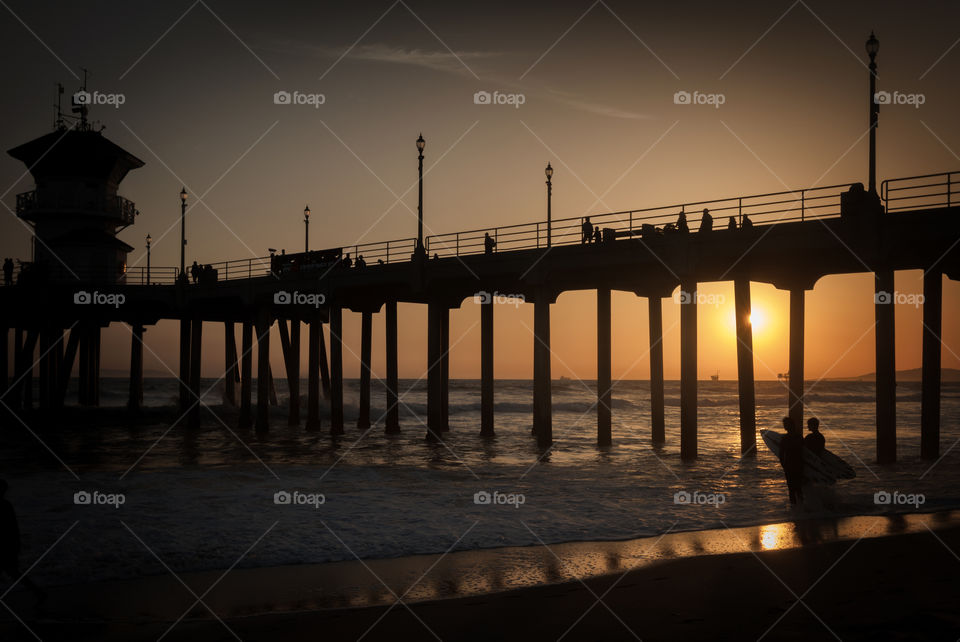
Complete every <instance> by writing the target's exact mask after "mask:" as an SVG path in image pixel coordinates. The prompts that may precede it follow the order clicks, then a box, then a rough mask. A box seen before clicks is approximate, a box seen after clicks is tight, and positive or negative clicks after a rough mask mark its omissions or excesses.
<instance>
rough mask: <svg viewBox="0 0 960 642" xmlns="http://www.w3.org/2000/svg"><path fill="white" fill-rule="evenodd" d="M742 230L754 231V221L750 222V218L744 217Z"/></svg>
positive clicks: (741, 224) (741, 225)
mask: <svg viewBox="0 0 960 642" xmlns="http://www.w3.org/2000/svg"><path fill="white" fill-rule="evenodd" d="M740 229H741V230H752V229H753V221H751V220H750V217H749V216H747V215H746V214H744V215H743V222H742V223H740Z"/></svg>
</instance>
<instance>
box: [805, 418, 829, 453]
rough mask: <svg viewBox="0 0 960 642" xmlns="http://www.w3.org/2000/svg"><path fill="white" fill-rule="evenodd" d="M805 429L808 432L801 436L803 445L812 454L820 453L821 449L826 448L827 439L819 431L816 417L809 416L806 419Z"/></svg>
mask: <svg viewBox="0 0 960 642" xmlns="http://www.w3.org/2000/svg"><path fill="white" fill-rule="evenodd" d="M807 430H809V431H810V434H809V435H807V436H806V437H804V438H803V445H804V446H805V447H806V449H807V450H809V451H810V452H812V453H813V454H815V455H822V454H823V451H824V450H826V449H827V440H826V439H825V438H824V436H823V433H822V432H820V420H819V419H817V418H816V417H810V419H808V420H807Z"/></svg>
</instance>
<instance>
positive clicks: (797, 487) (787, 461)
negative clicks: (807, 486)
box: [780, 417, 803, 504]
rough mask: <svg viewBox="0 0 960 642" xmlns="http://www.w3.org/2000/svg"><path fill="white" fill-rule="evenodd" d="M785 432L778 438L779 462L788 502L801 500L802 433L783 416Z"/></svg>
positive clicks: (789, 419)
mask: <svg viewBox="0 0 960 642" xmlns="http://www.w3.org/2000/svg"><path fill="white" fill-rule="evenodd" d="M783 429H784V430H786V431H787V432H786V434H785V435H783V436H782V437H781V439H780V464H781V465H782V466H783V474H784V476H785V477H786V478H787V492H788V493H789V495H790V503H791V504H797V503H799V502H802V501H803V435H802V434H801V433H800V430H799V429H798V428H797V425H796V424H794V423H793V419H791V418H790V417H784V418H783Z"/></svg>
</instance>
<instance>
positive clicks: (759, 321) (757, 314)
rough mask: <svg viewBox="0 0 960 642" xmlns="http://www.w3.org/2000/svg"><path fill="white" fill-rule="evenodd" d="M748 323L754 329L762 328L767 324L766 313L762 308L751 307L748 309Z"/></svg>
mask: <svg viewBox="0 0 960 642" xmlns="http://www.w3.org/2000/svg"><path fill="white" fill-rule="evenodd" d="M750 325H751V327H752V328H753V330H754V331H757V330H763V328H764V326H766V325H767V313H766V312H764V310H763V308H753V309H752V310H751V311H750Z"/></svg>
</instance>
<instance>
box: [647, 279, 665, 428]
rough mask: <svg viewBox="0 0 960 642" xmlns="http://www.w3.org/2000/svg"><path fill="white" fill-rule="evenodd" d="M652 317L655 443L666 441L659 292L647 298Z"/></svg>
mask: <svg viewBox="0 0 960 642" xmlns="http://www.w3.org/2000/svg"><path fill="white" fill-rule="evenodd" d="M647 308H648V313H649V314H648V316H649V317H650V438H651V441H653V443H654V445H660V444H662V443H663V442H664V441H666V431H665V428H664V402H663V302H662V300H661V298H660V295H659V294H652V295H650V297H649V298H648V299H647Z"/></svg>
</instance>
